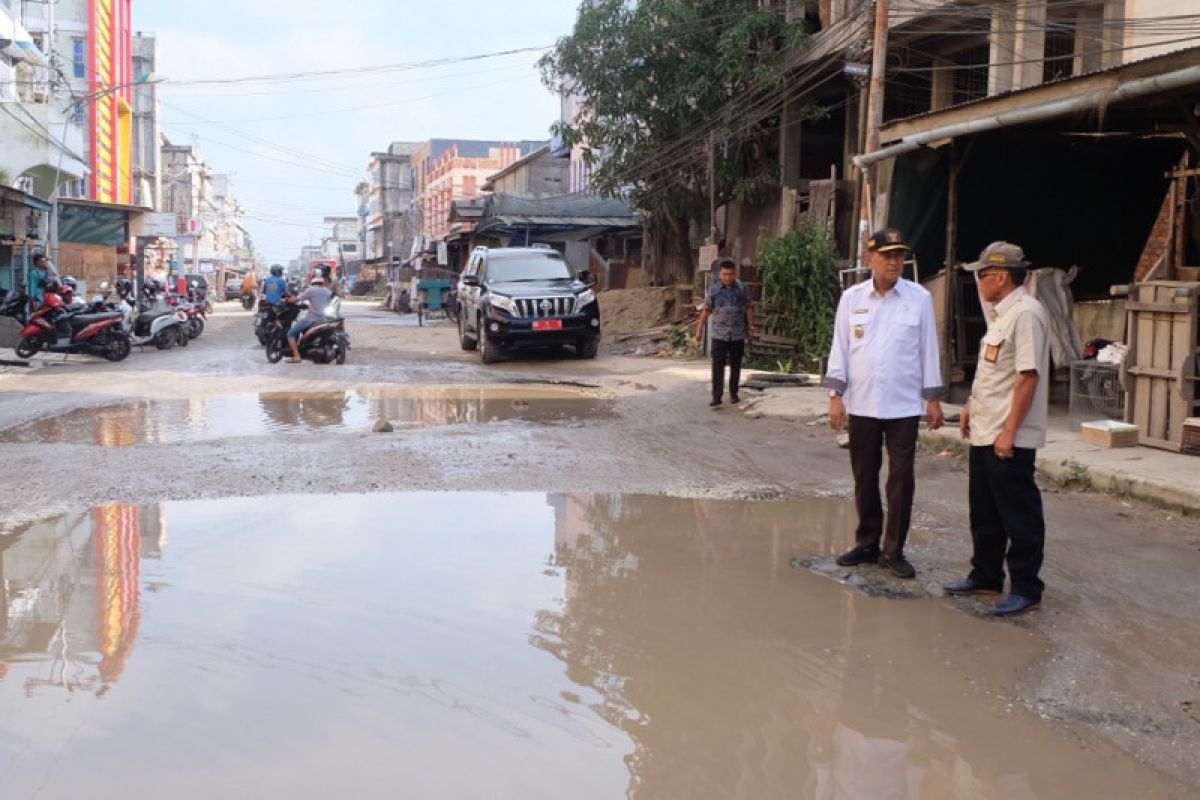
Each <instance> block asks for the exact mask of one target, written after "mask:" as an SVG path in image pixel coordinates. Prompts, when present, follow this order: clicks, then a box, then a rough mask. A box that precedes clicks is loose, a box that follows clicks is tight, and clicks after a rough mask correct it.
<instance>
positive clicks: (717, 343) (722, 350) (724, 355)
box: [712, 339, 746, 400]
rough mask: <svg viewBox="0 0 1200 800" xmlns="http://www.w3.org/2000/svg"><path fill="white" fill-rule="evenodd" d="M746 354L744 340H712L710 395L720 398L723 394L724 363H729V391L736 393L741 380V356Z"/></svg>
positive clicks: (716, 398) (715, 398) (732, 393)
mask: <svg viewBox="0 0 1200 800" xmlns="http://www.w3.org/2000/svg"><path fill="white" fill-rule="evenodd" d="M745 355H746V342H745V341H744V340H742V339H735V340H733V341H731V342H726V341H723V340H721V339H713V340H712V396H713V399H714V400H720V399H721V397H722V396H723V395H724V394H725V365H726V364H728V365H729V393H730V394H731V395H735V396H736V395H737V393H738V386H739V385H740V384H741V380H742V357H743V356H745Z"/></svg>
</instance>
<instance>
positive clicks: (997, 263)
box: [965, 242, 1029, 272]
mask: <svg viewBox="0 0 1200 800" xmlns="http://www.w3.org/2000/svg"><path fill="white" fill-rule="evenodd" d="M1028 266H1029V262H1028V261H1027V260H1025V251H1024V250H1022V249H1021V248H1020V247H1019V246H1018V245H1015V244H1010V243H1009V242H992V243H991V244H989V245H988V246H987V247H985V248H983V252H982V253H980V254H979V260H978V261H976V262H974V263H972V264H967V266H966V267H965V269H966V270H967V271H968V272H978V271H979V270H981V269H987V268H988V267H994V268H999V269H1026V268H1027V267H1028Z"/></svg>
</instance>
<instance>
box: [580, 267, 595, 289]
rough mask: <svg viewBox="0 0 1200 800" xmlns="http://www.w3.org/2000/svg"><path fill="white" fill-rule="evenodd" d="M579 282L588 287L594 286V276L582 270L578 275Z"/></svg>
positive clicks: (588, 271)
mask: <svg viewBox="0 0 1200 800" xmlns="http://www.w3.org/2000/svg"><path fill="white" fill-rule="evenodd" d="M579 280H580V281H582V282H583V283H584V284H586V285H588V286H595V285H596V276H595V275H593V274H592V273H591V271H590V270H586V269H585V270H582V271H581V272H580V273H579Z"/></svg>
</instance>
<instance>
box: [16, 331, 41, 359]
mask: <svg viewBox="0 0 1200 800" xmlns="http://www.w3.org/2000/svg"><path fill="white" fill-rule="evenodd" d="M41 349H42V340H41V339H38V338H36V337H33V336H23V337H22V338H21V341H19V342H17V358H33V357H34V356H36V355H37V354H38V352H39V351H40V350H41Z"/></svg>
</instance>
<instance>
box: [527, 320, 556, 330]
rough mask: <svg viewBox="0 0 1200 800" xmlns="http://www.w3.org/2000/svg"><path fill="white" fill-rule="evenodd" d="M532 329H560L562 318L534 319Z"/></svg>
mask: <svg viewBox="0 0 1200 800" xmlns="http://www.w3.org/2000/svg"><path fill="white" fill-rule="evenodd" d="M533 329H534V330H535V331H561V330H562V320H561V319H538V320H534V322H533Z"/></svg>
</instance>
